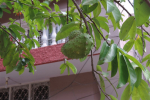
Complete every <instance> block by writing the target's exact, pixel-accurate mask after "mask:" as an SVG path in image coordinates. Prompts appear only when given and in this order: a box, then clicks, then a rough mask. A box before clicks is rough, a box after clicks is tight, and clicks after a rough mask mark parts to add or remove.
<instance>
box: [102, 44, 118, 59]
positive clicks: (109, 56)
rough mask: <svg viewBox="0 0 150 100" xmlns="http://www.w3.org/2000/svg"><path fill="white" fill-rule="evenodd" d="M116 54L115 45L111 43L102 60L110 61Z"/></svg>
mask: <svg viewBox="0 0 150 100" xmlns="http://www.w3.org/2000/svg"><path fill="white" fill-rule="evenodd" d="M116 55H117V45H116V44H112V45H111V46H110V48H109V51H108V52H107V55H106V57H105V60H104V62H111V61H112V60H113V59H114V58H115V57H116Z"/></svg>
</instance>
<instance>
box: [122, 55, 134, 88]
mask: <svg viewBox="0 0 150 100" xmlns="http://www.w3.org/2000/svg"><path fill="white" fill-rule="evenodd" d="M124 59H125V62H126V65H127V69H128V73H129V79H130V85H131V91H133V88H134V85H135V82H136V81H137V76H136V73H135V70H134V68H133V66H132V64H131V63H130V61H129V60H128V58H127V57H124Z"/></svg>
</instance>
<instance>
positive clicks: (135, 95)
mask: <svg viewBox="0 0 150 100" xmlns="http://www.w3.org/2000/svg"><path fill="white" fill-rule="evenodd" d="M140 98H141V97H140V95H139V92H138V90H137V88H136V87H134V89H133V91H132V100H140Z"/></svg>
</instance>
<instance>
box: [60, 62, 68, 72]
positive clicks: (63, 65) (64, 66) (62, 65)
mask: <svg viewBox="0 0 150 100" xmlns="http://www.w3.org/2000/svg"><path fill="white" fill-rule="evenodd" d="M66 68H67V66H66V64H61V65H60V70H61V71H60V74H63V73H64V71H65V69H66Z"/></svg>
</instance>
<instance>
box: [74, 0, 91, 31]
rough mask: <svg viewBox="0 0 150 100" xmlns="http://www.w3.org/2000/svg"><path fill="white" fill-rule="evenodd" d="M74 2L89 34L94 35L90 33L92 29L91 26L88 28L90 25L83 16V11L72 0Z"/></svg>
mask: <svg viewBox="0 0 150 100" xmlns="http://www.w3.org/2000/svg"><path fill="white" fill-rule="evenodd" d="M72 1H73V3H74V5H75V6H76V8H77V9H78V11H79V13H80V16H81V17H82V19H83V21H84V23H85V26H86V29H87V33H88V34H92V33H90V29H89V26H88V24H87V21H86V19H85V17H84V15H83V13H82V11H81V9H80V8H79V6H78V4H77V2H76V1H75V0H72Z"/></svg>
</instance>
